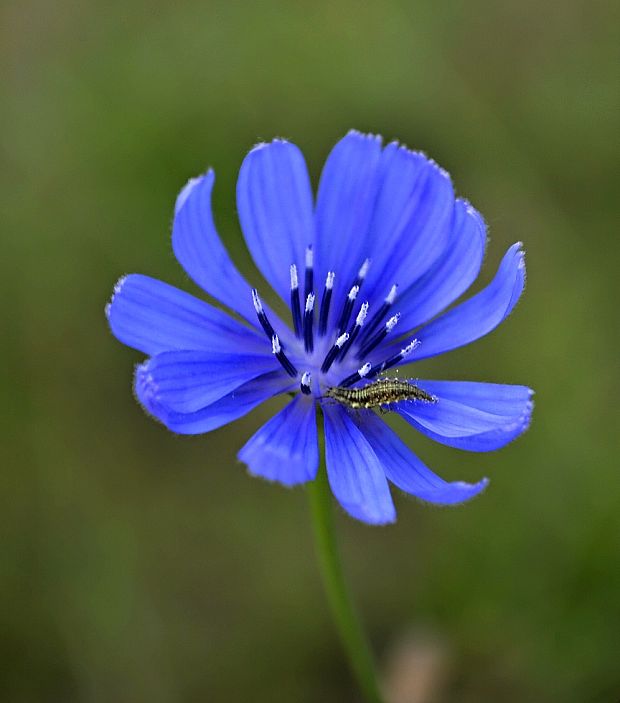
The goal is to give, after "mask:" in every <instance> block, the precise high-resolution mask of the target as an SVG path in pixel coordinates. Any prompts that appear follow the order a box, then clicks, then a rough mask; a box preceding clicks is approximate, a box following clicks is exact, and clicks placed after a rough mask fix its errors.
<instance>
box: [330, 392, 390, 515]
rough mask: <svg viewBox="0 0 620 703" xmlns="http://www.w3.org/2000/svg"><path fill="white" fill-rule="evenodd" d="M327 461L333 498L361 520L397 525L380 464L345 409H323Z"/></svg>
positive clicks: (332, 407) (388, 489) (333, 407)
mask: <svg viewBox="0 0 620 703" xmlns="http://www.w3.org/2000/svg"><path fill="white" fill-rule="evenodd" d="M323 413H324V416H325V460H326V463H327V476H328V478H329V484H330V486H331V489H332V492H333V494H334V495H335V496H336V498H337V500H338V502H339V503H340V505H342V507H343V508H344V509H345V510H346V511H347V512H348V513H349V515H352V516H353V517H354V518H357V519H358V520H362V521H363V522H367V523H370V524H373V525H382V524H385V523H388V522H394V520H395V519H396V511H395V509H394V503H393V502H392V496H391V495H390V488H389V486H388V482H387V479H386V478H385V473H384V471H383V467H382V465H381V462H380V461H379V459H378V458H377V455H376V454H375V453H374V451H373V450H372V447H371V446H370V444H369V443H368V440H366V438H365V437H364V435H363V433H362V432H361V430H360V429H359V428H358V427H356V425H355V423H354V422H353V421H352V420H351V418H350V417H349V415H348V413H347V411H346V409H344V408H342V407H340V406H337V405H327V404H326V405H324V406H323Z"/></svg>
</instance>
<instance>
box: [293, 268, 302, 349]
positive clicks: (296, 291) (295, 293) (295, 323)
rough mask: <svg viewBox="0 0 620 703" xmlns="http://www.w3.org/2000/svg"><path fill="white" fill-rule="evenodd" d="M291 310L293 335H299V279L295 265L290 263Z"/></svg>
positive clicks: (300, 330)
mask: <svg viewBox="0 0 620 703" xmlns="http://www.w3.org/2000/svg"><path fill="white" fill-rule="evenodd" d="M291 311H292V313H293V327H294V328H295V336H296V337H298V338H299V337H301V332H302V329H301V304H300V302H299V281H298V279H297V266H295V264H291Z"/></svg>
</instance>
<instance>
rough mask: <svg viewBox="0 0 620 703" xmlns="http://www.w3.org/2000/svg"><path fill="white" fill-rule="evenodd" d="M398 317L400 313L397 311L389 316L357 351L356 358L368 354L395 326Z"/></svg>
mask: <svg viewBox="0 0 620 703" xmlns="http://www.w3.org/2000/svg"><path fill="white" fill-rule="evenodd" d="M399 319H400V313H399V312H397V313H396V315H393V316H392V317H390V319H389V320H388V321H387V322H386V323H385V325H384V326H383V327H382V328H381V329H380V330H379V331H378V332H377V333H376V334H375V335H374V337H371V338H370V339H369V340H368V341H367V342H366V343H365V344H364V346H363V347H361V349H360V350H359V351H358V352H357V355H356V356H357V358H358V359H361V358H363V357H365V356H368V354H369V353H370V352H371V351H372V350H373V349H374V348H375V347H376V346H377V345H378V344H380V343H381V342H382V341H383V340H384V339H385V338H386V337H387V335H388V334H389V333H390V332H391V331H392V330H393V329H394V327H396V323H397V322H398V320H399Z"/></svg>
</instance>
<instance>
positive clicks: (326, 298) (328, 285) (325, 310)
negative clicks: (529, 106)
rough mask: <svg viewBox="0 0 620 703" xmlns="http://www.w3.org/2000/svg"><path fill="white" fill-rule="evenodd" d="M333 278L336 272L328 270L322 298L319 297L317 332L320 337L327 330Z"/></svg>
mask: <svg viewBox="0 0 620 703" xmlns="http://www.w3.org/2000/svg"><path fill="white" fill-rule="evenodd" d="M334 278H336V274H335V273H334V272H333V271H330V272H329V273H328V274H327V278H326V279H325V290H324V291H323V298H322V299H321V314H320V316H319V334H320V335H321V337H323V336H325V332H327V319H328V317H329V306H330V303H331V302H332V289H333V287H334Z"/></svg>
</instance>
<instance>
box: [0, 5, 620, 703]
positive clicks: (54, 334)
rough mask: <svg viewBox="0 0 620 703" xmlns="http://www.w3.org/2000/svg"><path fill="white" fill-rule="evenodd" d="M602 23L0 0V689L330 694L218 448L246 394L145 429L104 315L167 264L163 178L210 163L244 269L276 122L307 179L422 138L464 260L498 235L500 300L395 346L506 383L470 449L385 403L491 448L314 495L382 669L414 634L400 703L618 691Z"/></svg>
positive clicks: (607, 51)
mask: <svg viewBox="0 0 620 703" xmlns="http://www.w3.org/2000/svg"><path fill="white" fill-rule="evenodd" d="M619 28H620V13H618V12H617V6H615V5H614V4H613V3H611V2H609V3H607V2H585V1H579V0H568V2H550V3H544V4H543V5H542V6H541V4H540V3H538V2H533V1H532V0H526V1H525V2H517V1H516V0H513V1H512V2H504V3H493V2H480V1H476V0H474V1H472V2H467V3H466V2H457V1H452V2H446V3H436V2H430V1H428V2H420V3H413V2H407V3H404V2H397V1H396V0H390V1H387V2H386V1H384V2H367V3H359V2H352V1H346V0H338V1H336V2H324V1H323V0H319V1H318V2H312V3H311V2H298V3H294V2H276V1H275V0H271V1H269V2H256V3H249V2H246V3H238V2H231V1H228V2H224V1H222V2H197V1H195V0H185V1H184V2H177V3H163V2H153V1H152V0H151V1H150V2H144V1H142V0H123V1H122V2H105V3H104V2H98V3H96V2H77V1H76V2H59V3H57V2H48V1H47V0H20V1H17V0H15V1H14V0H9V1H8V2H7V1H6V0H5V2H3V3H2V6H1V16H0V52H1V54H0V55H1V57H2V69H1V70H2V80H1V85H0V104H1V112H0V115H1V117H0V127H1V129H0V159H1V163H2V168H1V171H0V178H1V183H0V185H1V187H0V203H1V210H2V214H3V225H2V258H1V261H2V276H1V290H2V292H3V305H2V306H1V313H0V315H1V316H2V319H1V324H2V344H1V345H0V354H1V355H2V367H3V370H4V373H3V374H2V375H1V377H0V389H1V391H2V394H3V401H2V410H3V421H2V428H3V433H4V434H5V437H4V438H3V439H2V454H3V456H4V458H3V460H2V471H1V473H0V481H1V486H2V490H1V494H2V501H3V505H2V506H1V518H0V520H1V523H2V537H1V540H2V555H1V579H0V602H1V606H0V647H1V648H0V670H1V673H0V698H1V699H2V700H6V701H10V702H12V701H16V702H18V703H22V702H24V703H25V702H30V701H45V702H47V701H63V702H72V701H87V702H90V701H92V702H95V703H98V702H100V701H101V702H106V703H107V702H108V701H115V702H119V703H125V702H133V701H149V703H169V702H172V701H183V702H188V703H189V702H194V701H196V702H198V701H213V702H216V703H219V702H228V701H254V702H257V703H268V702H269V703H271V702H279V701H301V702H304V703H305V702H314V701H326V702H327V703H331V702H336V701H356V700H358V698H357V694H356V691H355V687H354V685H353V683H352V680H351V678H350V676H349V673H348V669H347V667H346V663H345V660H344V658H343V654H342V652H341V649H340V646H339V643H338V641H337V639H336V637H335V634H334V631H333V629H332V625H331V622H330V620H329V617H328V614H327V609H326V606H325V603H324V598H323V593H322V590H321V584H320V581H319V578H318V575H317V572H316V568H315V563H314V558H313V551H312V550H313V546H312V541H311V535H310V529H309V524H308V523H309V520H308V511H307V506H306V497H305V495H304V491H303V489H298V490H293V491H287V490H285V489H283V488H280V487H278V486H273V485H269V484H266V483H264V482H261V481H259V480H255V479H250V478H248V477H247V476H246V474H245V472H244V470H243V468H242V467H241V466H240V465H239V464H237V462H236V458H235V455H236V451H237V449H238V448H239V447H240V446H241V443H242V442H243V438H245V437H247V436H249V435H250V434H251V433H252V432H253V431H254V430H255V429H256V428H257V427H258V426H259V424H260V423H261V422H263V421H264V420H265V419H266V418H267V417H268V416H269V414H270V412H271V410H272V409H270V408H261V409H259V410H258V411H255V412H254V413H252V414H251V415H250V416H248V417H246V418H244V419H243V420H242V421H239V422H237V423H236V424H234V425H233V426H229V427H226V428H224V429H221V430H219V431H216V432H214V433H213V434H211V435H207V436H201V437H194V438H179V437H175V436H173V435H172V434H170V433H169V432H167V431H165V430H164V429H163V428H162V427H161V426H160V425H158V424H156V423H154V422H153V421H151V420H150V419H149V418H147V417H146V416H145V415H144V414H143V412H142V411H141V410H140V408H139V407H138V406H137V404H136V403H135V402H134V400H133V398H132V395H131V390H130V382H131V375H132V367H133V365H134V364H135V363H136V362H138V361H139V360H140V355H139V354H137V353H136V352H133V351H132V350H130V349H126V348H124V347H123V346H122V345H121V344H119V343H118V342H117V341H116V340H115V339H113V337H112V336H111V334H110V333H109V332H108V329H107V326H106V322H105V319H104V315H103V307H104V304H105V302H106V300H107V299H108V298H109V295H110V293H111V290H112V286H113V284H114V282H115V281H116V279H117V278H118V277H119V276H120V275H121V274H124V273H128V272H134V271H136V272H143V273H148V274H150V275H153V276H156V277H160V278H162V279H164V280H166V281H169V282H171V283H175V284H177V285H179V286H182V287H185V288H186V289H188V290H191V291H194V292H196V289H195V287H193V285H192V284H191V283H190V282H189V281H188V280H187V278H186V276H185V275H184V273H183V272H182V270H181V269H180V267H179V266H178V265H177V264H176V262H175V260H174V258H173V255H172V252H171V248H170V241H169V225H170V220H171V214H172V208H173V204H174V199H175V196H176V194H177V192H178V190H179V189H180V188H181V186H182V185H183V184H184V183H185V181H186V180H187V179H188V178H189V177H190V176H193V175H196V174H198V173H200V172H202V171H203V170H204V169H205V167H206V166H208V165H210V166H213V167H214V168H215V170H216V173H217V178H218V181H217V184H216V190H215V196H214V198H215V202H214V205H215V211H216V221H217V223H218V226H219V230H220V233H221V235H222V237H223V238H224V239H225V241H226V243H227V245H228V247H229V248H230V249H231V251H232V252H233V254H234V256H235V258H236V259H237V261H238V262H239V263H240V265H241V267H242V268H243V269H244V270H245V271H247V272H248V273H250V274H251V272H252V269H251V266H250V263H249V258H248V256H247V254H246V252H245V251H244V249H243V244H242V240H241V236H240V233H239V228H238V224H237V221H236V215H235V204H234V183H235V178H236V173H237V170H238V167H239V165H240V162H241V160H242V158H243V156H244V154H245V152H246V151H247V150H248V149H249V148H250V147H251V146H252V145H253V143H255V142H256V141H259V140H262V139H270V138H271V137H273V136H285V137H288V138H290V139H292V140H293V141H295V142H296V143H297V144H299V145H300V146H301V148H302V149H303V150H304V152H305V154H306V157H307V160H308V163H309V166H310V169H311V173H312V175H313V178H314V180H315V182H316V179H317V177H318V174H319V171H320V167H321V164H322V162H323V160H324V158H325V156H326V154H327V152H328V150H329V149H330V147H331V146H332V144H333V143H334V142H335V141H336V140H337V139H338V138H339V137H340V136H342V135H343V134H344V133H345V132H346V130H348V129H349V128H350V127H356V128H358V129H361V130H366V131H373V132H378V133H381V134H383V135H384V136H385V137H386V138H398V139H400V140H402V141H403V142H405V143H406V144H408V145H409V146H411V147H414V148H420V149H423V150H424V151H426V152H427V153H428V154H430V155H431V156H432V157H433V158H435V159H436V160H437V161H438V162H439V163H440V164H441V165H442V166H444V167H445V168H446V169H448V170H449V171H450V172H451V174H452V176H453V178H454V181H455V184H456V187H457V189H458V191H459V193H460V194H461V195H464V196H466V197H468V198H469V199H470V200H471V201H472V202H473V203H474V204H475V205H476V206H477V207H478V208H479V209H480V210H481V211H482V212H483V213H484V215H485V217H486V218H487V221H488V223H489V227H490V236H491V241H490V246H489V250H488V257H487V264H486V267H485V269H484V272H483V276H482V280H481V284H483V283H484V282H486V281H488V280H489V279H490V277H491V276H492V274H493V272H494V269H495V267H496V265H497V263H498V261H499V259H500V257H501V255H502V253H503V251H504V250H505V248H506V247H507V246H508V245H509V244H510V243H512V242H514V241H516V240H519V239H521V240H523V241H524V242H525V245H526V250H527V255H528V274H529V278H528V288H527V291H526V295H525V297H524V299H523V301H522V302H521V304H520V305H519V306H518V308H517V310H516V311H515V313H514V314H513V316H512V317H511V318H510V319H509V321H508V322H507V323H506V324H505V325H503V326H502V327H501V329H498V330H497V331H496V332H495V333H493V334H492V335H490V336H489V337H487V338H485V339H484V340H482V341H480V342H479V343H477V344H475V345H473V346H471V347H470V348H466V349H462V350H459V351H456V352H454V353H452V354H450V355H448V356H446V357H445V358H439V359H435V360H430V361H428V362H425V364H424V368H423V369H420V375H424V374H426V375H429V376H435V377H438V378H442V377H445V378H468V379H472V380H489V381H498V382H514V383H526V384H529V385H531V386H532V387H533V388H535V389H536V391H537V396H536V400H537V408H536V412H535V416H534V423H533V426H532V428H531V429H530V431H529V433H527V434H526V435H525V436H524V437H522V438H521V439H520V440H519V441H518V442H516V443H515V444H513V445H511V446H509V447H507V448H506V449H504V450H502V451H501V452H498V453H493V454H486V455H469V454H467V453H465V452H459V451H457V450H452V449H449V448H446V447H440V446H436V445H434V444H433V443H431V442H430V441H428V440H426V439H425V438H422V437H419V436H416V435H415V434H414V433H413V432H412V431H411V430H408V431H405V429H404V427H403V434H404V435H406V437H407V439H408V441H410V442H411V446H412V447H414V448H415V449H416V451H418V452H419V454H420V456H421V457H422V458H423V459H424V460H425V461H427V463H429V465H430V466H432V467H434V468H435V469H436V470H438V471H439V472H440V473H442V475H444V476H445V477H447V478H465V479H468V480H475V479H478V478H479V477H481V476H483V475H488V476H490V477H491V479H492V482H491V487H490V489H489V490H488V491H487V493H486V495H484V496H483V497H482V498H480V499H478V500H477V501H475V502H474V503H472V504H471V505H467V506H464V507H461V508H457V509H434V508H430V507H428V506H423V505H421V504H418V503H416V502H415V501H411V500H408V499H407V498H405V497H404V496H398V497H397V506H398V509H399V520H398V523H397V524H396V525H395V526H393V527H389V528H383V529H376V528H374V529H373V528H368V527H365V526H364V525H361V524H357V523H355V522H353V521H352V520H350V519H348V518H346V517H345V516H344V515H341V516H340V517H339V528H340V530H341V536H342V542H343V549H344V552H345V560H346V567H347V570H348V573H349V576H350V580H351V583H352V585H353V588H354V591H355V594H356V597H357V600H358V602H359V604H360V606H361V609H362V611H363V613H364V618H365V620H366V622H367V624H368V628H369V631H370V634H371V636H372V639H373V643H374V644H375V646H376V649H377V652H378V655H379V658H380V661H381V663H382V667H383V669H384V671H388V670H390V671H391V668H390V667H392V668H393V665H392V664H393V659H394V654H393V652H394V648H395V647H397V648H398V647H399V645H398V642H399V641H400V642H402V641H403V638H404V641H407V642H413V643H414V646H413V650H414V655H415V656H413V659H412V661H413V660H415V661H416V662H418V663H419V661H422V660H423V661H426V660H428V659H429V657H430V659H433V657H435V659H437V658H438V660H439V665H438V666H437V667H435V668H436V669H438V670H440V673H439V674H437V676H436V678H437V679H438V681H436V682H435V684H433V686H431V689H433V687H434V688H435V689H436V690H435V693H431V694H428V695H426V694H424V695H423V696H422V697H418V698H417V699H415V700H414V699H413V698H412V699H411V700H412V701H413V703H424V702H425V701H429V702H430V701H432V702H433V703H435V702H437V701H439V702H440V703H478V702H482V703H486V702H487V701H497V700H502V701H504V702H505V703H513V702H515V703H517V702H522V701H533V702H536V703H538V702H540V703H550V702H553V703H556V702H558V703H599V702H600V703H605V702H609V703H615V702H616V701H618V699H619V698H620V549H619V547H620V538H619V536H620V481H619V471H618V468H619V467H618V436H619V435H618V430H619V427H618V394H619V392H620V384H619V374H618V366H617V361H618V337H617V335H616V331H617V327H618V307H617V306H618V295H619V293H620V290H619V289H618V285H617V284H618V278H619V276H618V266H619V263H620V256H619V255H620V244H619V242H620V239H619V237H618V217H617V216H618V214H619V213H618V187H619V184H620V177H619V172H618V165H619V163H620V158H619V157H620V153H619V152H620V148H619V140H618V134H619V127H620V120H619V115H620V92H619V90H618V78H619V75H618V68H619V66H620V53H619V51H618V47H619V46H620V41H619V39H620V36H619V35H620V33H619V31H618V29H619ZM429 643H430V644H429ZM416 652H417V654H416ZM433 653H434V654H433ZM425 657H426V659H425ZM390 662H392V664H390ZM416 665H417V664H416ZM421 666H422V665H421ZM433 666H434V664H433ZM412 667H413V665H412ZM405 668H407V667H405ZM427 668H428V667H427ZM431 668H432V667H431ZM426 673H427V674H428V671H427V672H426ZM390 675H391V674H390Z"/></svg>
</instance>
